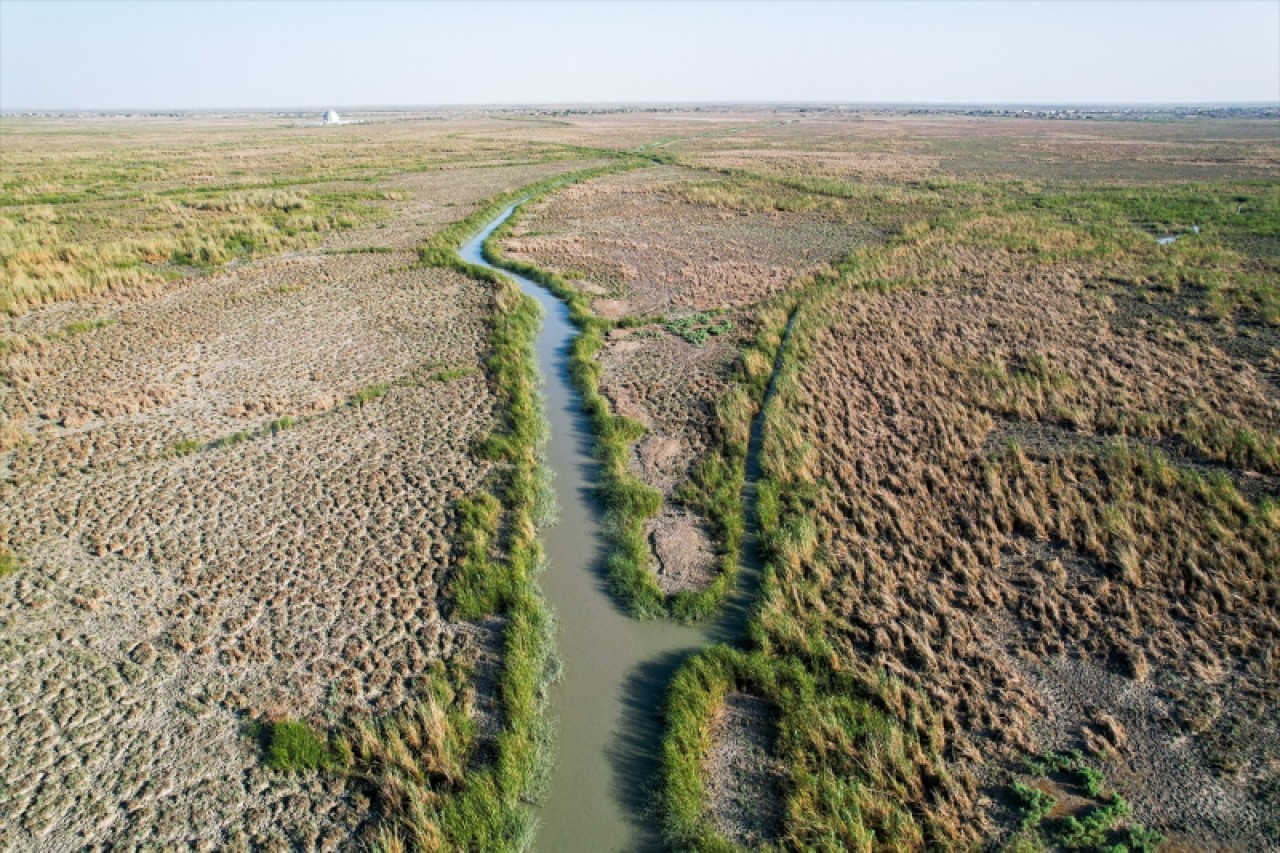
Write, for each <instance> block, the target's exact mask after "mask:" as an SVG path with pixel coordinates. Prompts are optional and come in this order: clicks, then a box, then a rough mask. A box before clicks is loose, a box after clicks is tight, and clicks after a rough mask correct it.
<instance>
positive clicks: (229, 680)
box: [0, 116, 612, 850]
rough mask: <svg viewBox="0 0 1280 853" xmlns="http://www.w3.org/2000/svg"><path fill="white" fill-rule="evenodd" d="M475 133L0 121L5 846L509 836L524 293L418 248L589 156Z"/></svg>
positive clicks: (537, 675)
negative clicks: (0, 188)
mask: <svg viewBox="0 0 1280 853" xmlns="http://www.w3.org/2000/svg"><path fill="white" fill-rule="evenodd" d="M497 126H500V125H499V122H497V121H491V120H487V119H484V118H482V117H459V116H453V117H451V118H449V119H445V120H427V119H421V120H408V121H392V122H386V123H383V124H370V125H367V126H349V127H341V128H336V129H321V128H316V127H306V126H301V125H299V124H298V123H296V122H281V121H279V120H271V119H268V118H262V117H260V118H234V117H229V118H226V119H215V118H212V117H211V118H207V119H193V118H188V119H183V120H175V121H168V120H165V119H159V118H155V119H141V118H140V119H132V120H108V119H78V120H74V121H72V120H65V121H63V120H43V121H36V120H24V121H19V120H10V119H6V120H5V122H4V124H3V126H2V127H0V129H2V130H3V132H4V137H5V145H4V147H3V152H4V153H3V157H4V171H3V175H4V181H5V186H4V196H3V204H0V223H3V224H2V225H0V229H2V231H0V233H2V234H3V237H2V238H0V239H2V240H3V241H4V242H3V243H2V244H0V263H2V264H3V266H2V270H3V272H2V274H0V275H2V278H0V300H3V307H4V309H5V311H6V312H7V318H6V319H5V320H4V321H3V332H2V337H0V341H2V342H3V346H2V348H0V361H2V366H3V378H4V383H3V386H2V387H0V427H2V429H3V431H2V432H0V435H2V436H3V445H0V452H3V456H0V472H2V474H3V483H2V484H0V492H2V493H3V496H4V497H3V501H0V504H2V508H0V548H2V549H3V550H0V554H2V555H3V559H4V562H3V563H2V564H0V566H2V567H3V571H2V572H0V574H2V575H3V578H2V581H0V582H2V583H3V587H0V613H2V614H3V615H2V616H0V625H3V628H2V629H0V682H3V689H2V690H0V692H2V693H3V695H4V696H5V700H4V702H3V704H2V705H0V740H2V741H3V748H2V749H0V755H3V759H0V791H2V792H3V796H2V797H0V839H2V842H0V846H3V847H5V848H6V849H48V850H55V849H83V848H86V847H87V848H95V849H105V848H108V847H112V848H114V847H119V846H122V845H124V846H130V847H139V846H157V847H165V848H171V847H179V846H180V847H188V846H190V847H198V848H202V849H348V848H354V847H367V846H369V845H373V846H378V847H382V848H384V849H397V848H398V847H400V846H402V845H404V844H410V843H412V844H414V845H415V846H416V847H419V848H423V849H427V848H430V849H440V848H443V849H477V846H479V847H483V848H485V849H502V848H510V847H514V846H517V845H519V844H520V842H521V839H523V838H526V837H527V836H528V816H527V812H526V810H525V809H524V808H523V806H522V800H523V798H525V797H528V796H529V795H530V794H531V792H532V790H533V782H534V774H535V772H536V770H537V767H538V766H539V762H538V760H537V754H538V752H539V750H542V749H544V748H545V740H546V734H545V731H543V729H542V728H541V727H542V726H543V723H542V721H541V717H540V714H539V710H538V709H539V702H540V699H539V690H540V686H541V685H542V684H543V682H544V679H545V675H546V672H547V671H548V670H547V662H546V661H547V655H548V654H549V652H550V640H549V635H548V633H547V625H548V622H547V618H548V617H547V614H546V612H545V610H544V609H543V608H542V606H541V603H540V600H539V599H538V598H537V597H536V595H535V593H534V591H533V588H532V586H531V584H532V580H531V577H530V575H531V572H532V570H533V568H534V567H535V565H536V562H537V557H536V543H533V541H532V539H531V536H532V526H531V522H530V520H529V519H530V518H532V517H533V513H534V506H533V503H532V501H533V499H534V497H535V495H534V491H535V490H534V486H533V485H532V484H534V482H535V480H536V477H535V474H534V471H535V468H536V464H535V458H534V456H533V454H534V450H535V445H536V441H537V424H538V416H537V413H536V406H535V403H534V398H533V397H532V393H533V392H532V388H533V379H532V377H531V374H530V371H531V370H532V366H531V359H530V358H529V356H528V354H527V352H526V351H525V350H526V349H527V346H528V344H529V341H531V337H532V330H533V328H534V326H533V323H534V322H535V319H536V318H535V315H534V314H533V313H532V308H531V307H530V306H529V305H527V304H526V303H525V302H524V301H523V300H521V299H520V297H519V295H518V294H517V293H514V291H513V288H512V287H511V286H510V285H509V284H505V283H503V282H501V281H499V280H496V279H494V278H493V277H492V276H487V275H484V274H483V271H480V273H477V272H476V271H473V270H468V269H466V268H465V267H462V266H461V265H459V264H456V263H454V264H450V263H443V264H442V263H440V262H438V261H435V262H433V259H432V258H431V257H429V255H430V253H429V252H427V255H426V256H424V255H423V254H422V252H423V251H425V249H424V247H429V246H432V245H436V244H442V245H445V244H447V245H450V246H452V245H456V243H457V241H458V239H459V238H460V236H462V235H463V234H465V233H469V232H470V231H471V230H472V229H474V228H475V227H478V224H479V223H478V222H477V217H480V218H481V219H482V218H483V217H485V216H490V215H492V212H493V211H492V210H491V208H492V206H493V205H494V204H496V203H505V201H504V200H505V199H506V198H508V196H509V194H510V193H512V192H514V191H516V190H519V189H520V188H523V187H527V186H530V185H538V184H539V182H540V181H546V180H547V179H549V178H555V177H556V176H558V175H563V174H566V173H570V172H574V171H582V170H584V169H586V170H589V169H591V168H592V167H598V166H600V165H602V164H606V163H608V162H611V159H612V157H611V156H610V154H609V152H603V153H601V152H591V151H585V150H580V149H577V148H574V147H570V146H564V145H558V144H539V143H522V142H509V141H501V140H492V139H487V138H486V137H485V130H486V128H491V127H497ZM331 130H336V131H337V132H336V133H333V132H330V131H331ZM495 199H496V200H497V201H495ZM441 241H443V243H441ZM476 507H483V508H484V509H483V511H482V512H477V510H476ZM477 564H479V565H477ZM522 566H523V567H524V569H523V571H524V574H520V573H519V572H517V571H516V570H517V569H518V568H519V567H522ZM500 576H507V577H508V580H507V582H506V583H505V585H504V586H503V585H499V586H498V587H495V583H496V580H497V578H499V577H500ZM494 589H497V590H498V593H496V594H492V593H493V590H494Z"/></svg>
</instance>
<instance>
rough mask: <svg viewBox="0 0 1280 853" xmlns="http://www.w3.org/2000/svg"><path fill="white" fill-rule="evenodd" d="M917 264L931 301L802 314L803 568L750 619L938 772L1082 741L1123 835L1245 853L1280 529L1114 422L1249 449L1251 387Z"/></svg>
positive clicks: (1262, 483)
mask: <svg viewBox="0 0 1280 853" xmlns="http://www.w3.org/2000/svg"><path fill="white" fill-rule="evenodd" d="M939 251H942V252H943V253H944V257H945V258H946V263H941V264H939V265H938V266H939V267H940V268H942V269H946V270H950V272H949V273H948V274H945V275H943V276H941V277H940V279H939V280H937V281H934V282H933V283H932V284H931V286H930V287H929V288H927V289H926V288H917V289H912V290H909V291H902V292H895V293H889V294H885V295H877V296H867V295H865V294H862V293H856V292H851V293H847V294H844V295H839V296H836V297H834V298H832V299H831V300H829V301H827V302H825V303H823V305H822V308H821V311H822V314H823V316H824V317H827V318H830V319H829V320H827V321H825V322H824V321H817V320H816V318H813V317H811V318H808V319H807V320H806V322H809V321H815V322H814V324H813V325H812V326H811V328H813V329H816V330H817V331H816V332H815V333H814V336H813V337H812V338H811V339H810V340H809V343H808V349H809V351H810V352H812V353H814V357H813V360H812V362H811V364H809V365H808V366H806V368H805V369H804V372H803V374H802V375H801V377H800V378H799V380H800V384H801V387H803V388H804V389H805V393H804V394H803V395H796V396H793V397H792V398H791V399H790V400H789V401H788V402H789V404H792V405H795V406H796V411H795V417H796V422H797V423H798V424H799V425H800V428H801V430H802V434H803V436H805V437H807V438H808V440H810V441H812V442H813V447H814V453H813V454H812V455H811V456H809V457H808V458H807V461H806V462H805V463H804V464H805V466H807V469H808V470H807V472H806V476H808V477H811V478H812V481H814V482H818V483H825V484H829V485H828V486H827V487H825V488H824V489H823V496H822V498H821V499H820V500H819V502H818V511H819V512H820V515H821V523H820V530H821V531H822V533H821V541H820V542H819V544H818V548H817V553H818V554H819V555H823V556H820V557H816V558H814V560H813V563H812V565H810V566H808V567H806V572H807V573H808V574H807V576H803V577H802V576H800V575H792V576H790V577H788V578H786V579H785V580H784V581H783V584H782V587H781V590H780V592H781V595H779V596H778V597H777V598H776V599H775V600H774V601H772V602H771V603H770V605H769V607H767V608H766V610H767V611H768V612H767V613H766V616H765V619H766V622H770V623H773V624H780V623H778V622H775V621H774V620H775V619H777V618H779V616H780V611H781V610H782V609H783V608H786V609H790V610H791V611H792V612H793V613H794V614H795V615H796V617H797V618H799V619H800V620H801V622H808V623H818V624H822V625H824V626H826V627H824V628H823V629H821V630H824V631H825V632H826V636H827V637H828V638H829V641H830V642H831V643H832V644H833V646H834V648H835V649H836V650H837V651H838V654H839V655H840V656H841V658H843V659H846V660H851V661H858V660H865V661H869V662H871V663H872V664H873V665H875V666H878V667H883V668H884V669H885V670H886V671H887V672H889V673H891V674H893V675H894V676H896V677H898V678H900V679H902V680H903V682H905V683H907V684H909V685H912V686H913V687H916V688H919V689H921V690H923V691H924V693H925V695H926V696H927V697H928V699H929V701H930V703H931V704H932V706H933V708H934V709H935V710H936V711H938V712H939V713H940V714H941V716H942V719H943V723H944V726H945V734H946V744H947V746H946V748H947V750H948V751H949V754H952V755H955V756H957V757H958V758H959V759H960V761H959V766H965V765H966V764H967V765H969V766H970V767H974V768H976V767H979V766H982V765H983V764H984V763H988V762H993V764H992V765H990V766H998V765H999V764H1001V762H1003V761H1006V760H1007V761H1008V762H1009V765H1007V766H1013V767H1017V766H1018V762H1019V761H1020V760H1021V758H1022V757H1024V756H1026V755H1028V754H1035V753H1038V752H1039V751H1041V750H1043V749H1046V748H1056V747H1059V746H1082V747H1084V748H1088V749H1091V750H1092V751H1093V752H1094V753H1095V754H1096V755H1097V756H1098V757H1099V760H1101V761H1102V762H1103V763H1104V766H1105V767H1106V769H1107V771H1108V774H1109V776H1108V778H1111V779H1113V780H1115V782H1116V783H1117V785H1119V787H1120V790H1121V791H1122V792H1123V794H1124V796H1125V797H1126V798H1128V799H1129V800H1130V802H1132V803H1133V806H1134V810H1135V816H1136V817H1137V818H1138V819H1139V820H1141V821H1143V822H1145V823H1146V824H1147V826H1149V827H1152V828H1155V829H1158V830H1159V831H1161V832H1163V833H1165V834H1166V835H1168V836H1170V837H1171V838H1174V839H1176V840H1180V841H1181V842H1183V843H1186V844H1189V845H1191V846H1192V847H1194V848H1196V849H1204V848H1206V847H1213V846H1215V845H1224V844H1225V845H1227V846H1228V847H1230V848H1231V849H1263V848H1264V847H1265V846H1266V845H1267V844H1268V843H1270V842H1269V841H1268V839H1272V840H1274V837H1275V835H1274V833H1275V831H1276V827H1278V826H1280V813H1278V811H1280V804H1278V803H1277V801H1276V799H1275V795H1274V786H1275V784H1276V775H1275V774H1276V768H1275V765H1274V761H1275V756H1276V755H1277V754H1278V753H1277V744H1278V741H1277V731H1276V726H1275V719H1274V708H1275V707H1276V703H1277V702H1278V701H1280V695H1277V685H1278V684H1280V672H1277V669H1276V666H1277V659H1276V657H1275V649H1276V648H1277V644H1278V643H1280V617H1278V615H1277V613H1278V611H1277V609H1276V601H1277V595H1278V594H1280V591H1278V590H1277V587H1276V584H1277V578H1276V574H1275V567H1276V565H1278V564H1280V551H1277V547H1278V546H1277V543H1278V542H1280V536H1277V535H1276V519H1275V517H1274V509H1272V510H1270V513H1271V514H1270V515H1268V514H1267V511H1266V510H1265V509H1262V508H1261V507H1263V506H1264V505H1262V504H1259V503H1258V500H1259V499H1260V497H1261V496H1262V495H1270V496H1271V497H1272V499H1274V497H1275V495H1276V494H1277V493H1278V492H1280V479H1278V478H1277V477H1276V472H1274V471H1267V470H1261V471H1257V470H1254V471H1249V470H1248V469H1247V467H1246V468H1243V469H1236V468H1234V467H1233V466H1230V465H1221V464H1214V463H1209V462H1207V461H1206V460H1205V459H1203V458H1202V457H1201V456H1200V455H1199V454H1198V453H1196V452H1195V451H1194V450H1193V449H1192V448H1189V447H1187V446H1185V445H1183V444H1181V443H1180V442H1179V441H1178V440H1175V439H1174V438H1172V437H1171V436H1170V432H1172V430H1169V428H1167V427H1166V428H1164V429H1165V430H1166V431H1165V432H1164V437H1163V438H1161V437H1159V436H1151V437H1146V436H1144V435H1143V434H1134V432H1133V425H1132V423H1131V422H1130V423H1129V426H1128V427H1127V428H1126V427H1125V423H1126V422H1125V421H1124V419H1123V418H1121V417H1118V415H1117V413H1122V412H1129V413H1135V412H1138V413H1145V416H1146V417H1148V418H1151V419H1152V420H1151V423H1156V422H1160V419H1161V418H1168V419H1169V420H1168V421H1165V422H1176V420H1177V418H1179V417H1182V416H1183V413H1184V412H1187V411H1189V410H1190V411H1191V412H1193V413H1194V412H1198V411H1201V409H1205V410H1208V411H1212V412H1214V413H1217V414H1218V415H1220V416H1222V417H1224V418H1227V419H1228V420H1229V422H1230V423H1231V424H1232V425H1233V427H1232V428H1233V429H1243V430H1251V431H1254V432H1255V434H1257V435H1261V436H1263V437H1264V438H1263V440H1273V439H1268V438H1267V437H1273V436H1275V435H1276V432H1277V426H1280V394H1278V393H1277V391H1278V389H1277V387H1276V385H1275V379H1274V373H1269V372H1268V369H1267V365H1266V360H1265V359H1263V360H1262V361H1261V362H1255V361H1251V360H1250V359H1248V358H1245V357H1241V356H1239V355H1231V354H1229V352H1228V351H1227V349H1224V348H1223V347H1221V346H1219V345H1217V343H1220V342H1215V338H1214V335H1215V334H1216V332H1215V331H1213V330H1214V328H1215V327H1213V326H1206V327H1205V328H1206V329H1208V330H1209V331H1207V332H1201V331H1198V330H1197V329H1196V325H1195V324H1194V323H1193V324H1191V325H1190V326H1187V325H1185V324H1169V323H1165V324H1156V323H1155V322H1136V321H1135V320H1134V318H1132V317H1130V316H1126V313H1127V310H1128V309H1126V307H1125V306H1126V304H1127V303H1125V302H1124V301H1122V300H1121V298H1120V297H1121V296H1122V295H1123V294H1122V293H1120V292H1117V293H1115V294H1112V295H1111V296H1113V297H1114V298H1108V297H1109V294H1108V293H1107V292H1106V291H1107V290H1108V288H1107V287H1106V286H1105V285H1102V284H1100V282H1099V281H1098V279H1097V277H1096V275H1095V274H1093V273H1092V272H1091V271H1089V270H1078V269H1070V268H1062V267H1056V268H1055V267H1049V268H1043V267H1039V268H1038V267H1037V266H1036V265H1035V264H1024V263H1022V262H1019V261H1018V260H1015V259H1014V257H1013V256H1011V255H1008V254H1005V253H1002V252H998V251H988V250H982V249H971V248H968V247H963V246H948V247H946V248H943V249H940V250H939ZM1099 288H1101V292H1100V290H1099ZM1147 319H1148V320H1151V319H1152V318H1150V317H1148V318H1147ZM1257 333H1259V334H1264V335H1267V334H1269V335H1270V336H1271V338H1270V339H1271V340H1272V341H1273V342H1274V339H1275V338H1274V329H1272V330H1271V331H1269V332H1268V331H1266V330H1261V331H1258V332H1257ZM1126 430H1127V431H1129V432H1130V435H1129V437H1128V438H1127V440H1125V441H1121V440H1120V439H1119V438H1118V437H1117V432H1122V431H1126ZM1148 430H1152V431H1154V432H1160V430H1158V429H1155V428H1150V427H1149V428H1148ZM1010 441H1015V442H1017V443H1016V444H1014V445H1012V446H1011V445H1010V444H1009V442H1010ZM1166 453H1167V454H1168V455H1164V454H1166ZM1235 484H1239V490H1238V491H1237V486H1236V485H1235ZM1245 495H1252V497H1246V496H1245ZM784 599H791V601H790V602H789V603H786V604H784V603H783V600H784ZM1125 682H1129V684H1130V685H1131V686H1129V687H1123V684H1124V683H1125ZM1118 685H1119V686H1118ZM1139 694H1141V695H1139ZM1144 697H1145V698H1144ZM1268 709H1270V710H1268ZM1126 732H1128V733H1129V735H1128V736H1126V734H1125V733H1126ZM1227 732H1229V733H1230V734H1226V733H1227ZM970 806H972V804H970Z"/></svg>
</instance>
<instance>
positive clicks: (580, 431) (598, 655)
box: [460, 206, 762, 853]
mask: <svg viewBox="0 0 1280 853" xmlns="http://www.w3.org/2000/svg"><path fill="white" fill-rule="evenodd" d="M514 210H515V206H512V207H510V208H508V209H507V210H505V211H503V212H502V213H501V214H500V215H499V216H498V217H497V218H496V219H494V220H493V221H492V222H490V223H489V224H488V225H487V226H486V227H485V228H484V230H482V231H481V232H480V233H479V234H478V235H476V236H475V237H474V238H473V239H471V240H470V241H469V242H468V243H467V244H466V245H465V246H463V247H462V249H461V250H460V252H461V255H462V258H463V260H465V261H467V262H468V263H472V264H477V265H480V266H484V267H488V268H489V269H492V270H496V271H497V272H500V273H501V274H503V275H506V276H508V277H510V278H512V279H513V280H515V281H516V282H517V283H518V284H519V286H520V289H521V290H522V291H523V292H524V293H526V294H528V295H529V296H531V297H533V298H534V299H536V300H537V301H538V303H539V304H540V305H541V306H542V310H543V323H542V329H541V331H540V333H539V335H538V340H537V345H536V348H537V355H538V366H539V368H540V369H541V372H542V377H543V381H544V385H543V395H544V397H545V403H546V414H547V420H548V421H549V423H550V438H549V441H548V443H547V447H546V464H547V465H549V466H550V468H551V470H552V471H553V472H554V474H555V480H554V486H555V494H556V499H557V503H558V509H559V520H558V521H557V523H556V524H555V525H554V526H552V527H550V528H548V529H545V530H543V531H541V536H542V543H543V548H544V551H545V554H546V557H547V561H548V566H547V570H546V572H545V573H544V574H543V576H542V581H541V583H542V588H543V592H544V593H545V595H546V597H547V600H548V601H549V602H550V605H551V607H552V609H553V610H554V611H555V614H556V618H557V621H558V625H559V632H558V638H557V648H558V651H559V653H560V656H561V658H562V660H563V662H564V671H563V677H562V678H561V679H560V680H559V681H558V682H557V683H556V684H555V685H554V686H553V687H552V689H551V697H550V698H551V713H552V717H553V719H554V721H555V726H556V730H557V736H556V762H555V768H554V770H553V771H552V773H551V780H550V788H549V791H548V793H547V796H546V798H545V800H544V802H543V804H542V806H541V807H540V808H539V810H538V817H539V822H540V826H539V829H538V837H537V849H538V850H541V851H544V853H560V851H591V853H607V851H621V850H625V851H647V850H660V849H661V842H660V834H659V825H658V821H657V819H656V818H655V817H654V815H653V810H652V808H651V803H652V800H653V788H654V785H655V784H656V774H657V770H658V760H659V753H660V745H661V738H662V726H661V721H660V718H659V713H660V711H661V707H662V702H663V701H664V699H665V696H666V693H667V685H668V683H669V681H670V679H671V676H672V674H673V673H674V671H675V669H676V668H677V667H678V666H679V664H680V663H681V661H683V660H684V659H685V658H686V657H687V656H689V655H690V654H692V653H694V652H696V651H698V650H700V649H702V648H705V647H706V646H707V645H709V644H711V643H713V642H734V641H737V640H738V639H739V638H741V637H742V636H743V634H744V628H745V625H746V621H747V618H748V616H749V613H750V607H751V602H752V600H753V598H754V596H755V591H756V589H757V587H758V578H759V574H760V567H759V565H758V561H757V558H756V553H757V549H756V547H755V544H756V543H755V539H754V536H753V531H754V529H755V524H754V523H750V524H748V526H747V527H748V531H749V532H748V533H747V535H746V537H745V541H744V543H743V545H744V547H743V554H744V561H743V567H742V571H741V572H740V575H739V578H740V580H739V583H738V588H737V590H736V591H735V593H734V595H733V596H732V598H731V600H730V601H729V603H728V606H726V607H725V608H724V610H723V613H722V615H721V616H720V617H719V618H718V619H717V620H716V621H714V622H712V623H709V624H703V625H698V626H687V625H680V624H677V623H673V622H669V621H651V622H641V621H637V620H635V619H632V618H631V617H629V616H627V615H626V614H625V613H624V612H623V611H622V609H621V608H620V607H619V606H618V604H617V602H616V600H615V599H614V598H613V596H612V595H611V593H610V592H609V589H608V586H607V581H606V577H605V568H604V565H605V544H604V537H603V535H602V530H601V510H600V507H599V505H598V503H597V501H596V497H595V484H596V483H597V482H598V470H597V463H596V461H595V459H594V458H593V456H592V445H593V439H592V435H591V426H590V424H589V422H588V420H587V416H586V413H585V412H584V411H583V407H582V401H581V398H580V396H579V395H578V392H577V390H576V389H575V388H574V387H573V384H572V382H571V380H570V378H569V345H570V343H571V342H572V340H573V338H574V336H575V335H576V334H577V330H576V328H575V327H574V325H573V323H572V322H570V320H569V311H568V308H567V307H566V306H565V305H564V303H562V302H561V301H560V300H559V299H557V298H556V297H555V296H554V295H553V294H551V293H550V292H549V291H548V290H546V289H545V288H543V287H541V286H540V285H538V284H536V283H534V282H533V281H530V280H529V279H526V278H524V277H522V276H519V275H516V274H514V273H511V272H509V271H507V270H503V269H501V268H498V267H495V266H493V265H492V264H490V263H489V262H488V261H486V260H485V259H484V255H483V251H482V247H483V244H484V241H485V240H486V239H488V238H489V236H490V235H491V234H492V233H493V232H494V231H495V230H496V229H497V228H498V227H499V226H500V225H501V224H502V223H503V222H504V221H506V219H507V218H508V217H509V216H511V213H512V211H514ZM761 421H762V419H761V418H759V417H757V418H756V422H755V423H754V424H753V425H752V432H751V446H750V450H749V453H748V460H749V462H748V466H747V482H748V485H747V488H746V492H745V494H744V498H745V505H746V509H747V512H748V516H747V517H748V519H749V520H750V521H752V522H754V508H755V500H754V497H755V496H754V482H755V474H756V459H757V456H758V453H757V452H756V451H757V450H758V447H759V443H760V436H759V431H760V423H761Z"/></svg>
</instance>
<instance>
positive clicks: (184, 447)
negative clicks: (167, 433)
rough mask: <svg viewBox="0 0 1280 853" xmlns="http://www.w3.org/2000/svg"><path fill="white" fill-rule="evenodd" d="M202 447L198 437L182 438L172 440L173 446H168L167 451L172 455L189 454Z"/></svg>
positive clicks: (202, 444)
mask: <svg viewBox="0 0 1280 853" xmlns="http://www.w3.org/2000/svg"><path fill="white" fill-rule="evenodd" d="M203 449H204V442H202V441H200V440H199V439H197V438H184V439H182V440H181V441H176V442H174V443H173V446H172V447H170V448H169V453H170V454H171V455H173V456H190V455H191V454H192V453H195V452H196V451H199V450H203Z"/></svg>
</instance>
